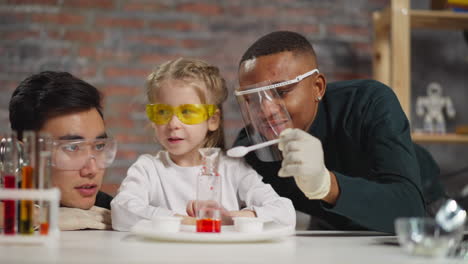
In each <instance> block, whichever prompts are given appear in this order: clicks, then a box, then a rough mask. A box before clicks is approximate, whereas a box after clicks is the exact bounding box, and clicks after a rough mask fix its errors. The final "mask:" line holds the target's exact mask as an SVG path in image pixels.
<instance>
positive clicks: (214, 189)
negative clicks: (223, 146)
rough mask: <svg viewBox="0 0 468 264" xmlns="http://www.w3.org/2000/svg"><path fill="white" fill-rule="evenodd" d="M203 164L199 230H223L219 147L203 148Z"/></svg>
mask: <svg viewBox="0 0 468 264" xmlns="http://www.w3.org/2000/svg"><path fill="white" fill-rule="evenodd" d="M199 152H200V154H201V156H202V161H203V163H202V164H203V165H202V168H201V170H200V173H199V175H198V181H197V199H196V205H195V209H196V217H197V232H210V233H219V232H221V208H222V207H221V177H220V176H219V173H218V161H219V153H220V149H219V148H201V149H199Z"/></svg>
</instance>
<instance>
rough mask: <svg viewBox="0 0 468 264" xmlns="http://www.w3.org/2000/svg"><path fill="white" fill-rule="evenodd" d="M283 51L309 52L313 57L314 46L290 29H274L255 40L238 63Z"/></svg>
mask: <svg viewBox="0 0 468 264" xmlns="http://www.w3.org/2000/svg"><path fill="white" fill-rule="evenodd" d="M283 51H291V52H293V53H310V54H311V55H313V57H314V58H315V51H314V48H313V47H312V45H311V44H310V42H309V41H308V40H307V39H306V38H305V37H304V36H302V35H301V34H299V33H296V32H291V31H275V32H272V33H269V34H267V35H265V36H263V37H261V38H259V39H258V40H257V41H255V43H253V44H252V45H251V46H250V47H249V48H248V49H247V51H246V52H245V53H244V55H243V56H242V58H241V60H240V62H239V65H240V64H242V62H244V61H246V60H250V59H253V58H256V57H260V56H265V55H270V54H276V53H280V52H283Z"/></svg>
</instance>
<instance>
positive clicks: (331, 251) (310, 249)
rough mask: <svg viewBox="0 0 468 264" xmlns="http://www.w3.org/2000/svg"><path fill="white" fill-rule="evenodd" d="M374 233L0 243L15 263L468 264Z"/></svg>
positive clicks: (71, 235) (79, 235)
mask: <svg viewBox="0 0 468 264" xmlns="http://www.w3.org/2000/svg"><path fill="white" fill-rule="evenodd" d="M389 239H390V240H391V239H392V237H389V236H380V234H379V233H375V232H340V231H298V232H297V233H296V235H295V236H290V237H287V238H285V239H284V240H281V241H275V242H262V243H226V244H213V243H211V244H209V243H205V244H203V243H179V242H161V241H153V240H145V239H142V238H140V237H137V236H135V235H132V234H131V233H127V232H117V231H65V232H61V234H60V239H59V240H58V243H57V245H56V246H49V247H47V246H44V245H19V244H5V243H3V244H0V264H11V263H62V264H67V263H86V264H93V263H112V264H114V263H203V264H207V263H216V264H223V263H243V264H247V263H269V264H272V263H311V264H327V263H350V264H353V263H358V264H365V263H379V264H385V263H398V264H406V263H421V264H423V263H457V264H458V263H468V261H467V260H461V259H458V260H457V259H431V258H425V257H417V256H410V255H408V254H406V253H405V252H404V251H403V250H402V249H401V248H400V247H398V246H395V245H387V244H384V243H382V242H383V241H385V240H389Z"/></svg>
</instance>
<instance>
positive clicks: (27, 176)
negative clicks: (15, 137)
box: [18, 166, 34, 234]
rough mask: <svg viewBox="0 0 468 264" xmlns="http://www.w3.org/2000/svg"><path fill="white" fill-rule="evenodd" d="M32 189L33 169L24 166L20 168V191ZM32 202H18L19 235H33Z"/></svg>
mask: <svg viewBox="0 0 468 264" xmlns="http://www.w3.org/2000/svg"><path fill="white" fill-rule="evenodd" d="M32 188H33V168H32V167H31V166H24V167H23V168H22V178H21V189H32ZM33 213H34V207H33V201H31V200H21V202H20V221H19V228H18V229H19V233H20V234H33V233H34V226H33Z"/></svg>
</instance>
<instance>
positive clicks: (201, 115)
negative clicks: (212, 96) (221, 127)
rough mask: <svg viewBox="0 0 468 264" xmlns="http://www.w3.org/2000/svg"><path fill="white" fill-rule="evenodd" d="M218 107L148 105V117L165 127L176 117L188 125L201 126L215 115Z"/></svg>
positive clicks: (204, 105)
mask: <svg viewBox="0 0 468 264" xmlns="http://www.w3.org/2000/svg"><path fill="white" fill-rule="evenodd" d="M216 109H218V107H217V106H216V105H212V104H184V105H179V106H170V105H167V104H148V105H146V115H147V116H148V118H149V119H150V120H151V121H152V122H154V123H155V124H157V125H164V124H167V123H169V121H171V119H172V117H173V116H174V115H176V116H177V118H179V120H180V121H181V122H182V123H184V124H187V125H195V124H200V123H202V122H204V121H206V120H208V118H210V117H211V116H213V115H214V113H215V111H216Z"/></svg>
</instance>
